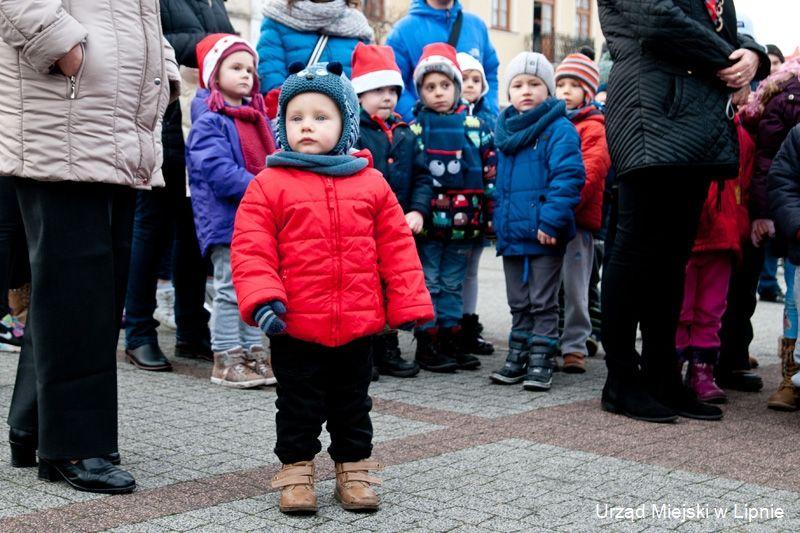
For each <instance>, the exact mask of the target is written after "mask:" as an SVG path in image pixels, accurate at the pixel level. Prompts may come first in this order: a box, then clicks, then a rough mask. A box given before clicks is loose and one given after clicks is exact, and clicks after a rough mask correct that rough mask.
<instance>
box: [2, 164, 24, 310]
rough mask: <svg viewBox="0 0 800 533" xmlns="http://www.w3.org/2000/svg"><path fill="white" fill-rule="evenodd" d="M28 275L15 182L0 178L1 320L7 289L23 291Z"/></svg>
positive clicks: (5, 303)
mask: <svg viewBox="0 0 800 533" xmlns="http://www.w3.org/2000/svg"><path fill="white" fill-rule="evenodd" d="M30 275H31V274H30V268H29V266H28V250H27V248H26V246H25V229H24V228H23V226H22V215H21V214H20V212H19V204H18V203H17V193H16V190H15V188H14V178H13V177H10V176H0V318H3V317H4V316H6V315H7V314H8V313H9V308H8V289H16V288H19V287H22V286H23V285H24V284H25V283H27V282H29V281H30Z"/></svg>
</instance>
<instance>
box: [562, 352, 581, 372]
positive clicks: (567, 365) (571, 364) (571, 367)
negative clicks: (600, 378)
mask: <svg viewBox="0 0 800 533" xmlns="http://www.w3.org/2000/svg"><path fill="white" fill-rule="evenodd" d="M561 371H562V372H565V373H567V374H583V373H584V372H586V356H584V355H583V354H582V353H567V354H564V364H563V365H561Z"/></svg>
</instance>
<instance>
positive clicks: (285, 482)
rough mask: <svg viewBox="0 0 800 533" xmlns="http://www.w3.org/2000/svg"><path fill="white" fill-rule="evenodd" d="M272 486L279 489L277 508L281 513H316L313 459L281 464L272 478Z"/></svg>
mask: <svg viewBox="0 0 800 533" xmlns="http://www.w3.org/2000/svg"><path fill="white" fill-rule="evenodd" d="M272 488H273V489H281V499H280V503H278V508H279V509H280V510H281V512H282V513H287V514H291V513H316V512H317V495H316V493H315V492H314V461H300V462H298V463H292V464H288V465H283V467H282V468H281V471H280V472H278V473H277V474H276V475H275V477H274V478H272Z"/></svg>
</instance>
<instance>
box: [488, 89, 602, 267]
mask: <svg viewBox="0 0 800 533" xmlns="http://www.w3.org/2000/svg"><path fill="white" fill-rule="evenodd" d="M495 145H496V147H497V149H498V150H497V159H498V161H497V184H496V190H495V198H496V200H497V204H496V205H495V209H494V230H495V233H496V234H497V255H504V256H506V255H507V256H538V255H563V253H564V249H565V247H566V245H567V243H568V242H569V241H570V240H572V238H573V237H574V236H575V207H576V206H577V205H578V202H579V201H580V199H581V188H582V187H583V183H584V181H586V171H585V170H584V167H583V156H582V154H581V139H580V136H579V135H578V132H577V131H576V130H575V127H574V126H573V125H572V123H571V122H570V121H569V119H567V117H566V106H565V104H564V102H562V101H559V100H556V99H555V98H548V99H547V100H546V101H545V102H543V103H542V104H541V105H539V106H538V107H536V108H534V109H531V110H530V111H527V112H525V113H522V114H520V113H518V112H517V110H516V109H514V108H513V107H511V106H509V107H507V108H506V109H505V110H504V111H503V112H502V113H501V114H500V117H499V119H498V121H497V130H496V132H495ZM539 230H542V231H543V232H545V233H547V234H548V235H550V236H551V237H556V239H557V242H558V244H557V246H545V245H543V244H540V243H539V241H538V239H537V234H538V231H539Z"/></svg>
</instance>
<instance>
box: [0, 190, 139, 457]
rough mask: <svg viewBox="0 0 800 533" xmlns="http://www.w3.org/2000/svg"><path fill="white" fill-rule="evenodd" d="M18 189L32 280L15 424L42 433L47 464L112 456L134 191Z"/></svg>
mask: <svg viewBox="0 0 800 533" xmlns="http://www.w3.org/2000/svg"><path fill="white" fill-rule="evenodd" d="M15 185H16V191H17V198H18V200H19V206H20V210H21V212H22V218H23V221H24V224H25V233H26V236H27V242H28V253H29V257H30V264H31V275H32V279H31V304H30V310H29V312H28V320H27V325H26V331H25V340H24V344H23V347H22V353H21V354H20V359H19V367H18V370H17V381H16V384H15V386H14V394H13V397H12V399H11V410H10V413H9V416H8V423H9V425H10V426H11V427H13V428H16V429H20V430H23V431H28V432H32V433H34V434H38V437H39V455H40V456H42V457H44V458H47V459H83V458H88V457H99V456H102V455H105V454H108V453H112V452H115V451H117V361H116V351H117V340H118V337H119V324H120V320H121V318H122V307H123V304H124V302H125V285H126V281H127V275H128V262H129V260H130V247H131V228H132V224H133V209H134V191H133V190H132V189H129V188H127V187H122V186H116V185H106V184H101V183H73V182H51V183H45V182H37V181H34V180H30V179H23V178H17V179H16V183H15Z"/></svg>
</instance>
